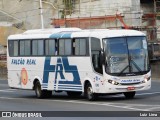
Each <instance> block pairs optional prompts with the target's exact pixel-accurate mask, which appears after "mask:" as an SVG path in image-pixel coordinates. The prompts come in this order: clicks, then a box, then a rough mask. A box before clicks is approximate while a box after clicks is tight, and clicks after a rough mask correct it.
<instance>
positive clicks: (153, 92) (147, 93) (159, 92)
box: [136, 92, 160, 96]
mask: <svg viewBox="0 0 160 120" xmlns="http://www.w3.org/2000/svg"><path fill="white" fill-rule="evenodd" d="M152 94H160V92H152V93H138V94H136V95H139V96H140V95H152Z"/></svg>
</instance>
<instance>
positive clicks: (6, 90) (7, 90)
mask: <svg viewBox="0 0 160 120" xmlns="http://www.w3.org/2000/svg"><path fill="white" fill-rule="evenodd" d="M14 91H16V89H3V90H0V92H14Z"/></svg>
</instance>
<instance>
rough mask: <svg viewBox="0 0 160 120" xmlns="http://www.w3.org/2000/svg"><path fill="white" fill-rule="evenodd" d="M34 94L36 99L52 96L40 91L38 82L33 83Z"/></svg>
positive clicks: (49, 92) (47, 92)
mask: <svg viewBox="0 0 160 120" xmlns="http://www.w3.org/2000/svg"><path fill="white" fill-rule="evenodd" d="M35 93H36V96H37V98H49V97H51V96H52V91H48V90H42V89H41V84H40V82H39V81H37V82H36V83H35Z"/></svg>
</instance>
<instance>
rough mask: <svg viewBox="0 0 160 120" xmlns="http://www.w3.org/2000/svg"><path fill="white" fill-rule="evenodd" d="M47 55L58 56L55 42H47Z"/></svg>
mask: <svg viewBox="0 0 160 120" xmlns="http://www.w3.org/2000/svg"><path fill="white" fill-rule="evenodd" d="M45 53H46V55H56V44H55V40H45Z"/></svg>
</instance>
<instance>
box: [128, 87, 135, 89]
mask: <svg viewBox="0 0 160 120" xmlns="http://www.w3.org/2000/svg"><path fill="white" fill-rule="evenodd" d="M127 89H128V90H135V87H128V88H127Z"/></svg>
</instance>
